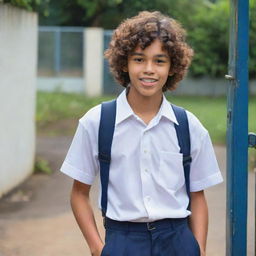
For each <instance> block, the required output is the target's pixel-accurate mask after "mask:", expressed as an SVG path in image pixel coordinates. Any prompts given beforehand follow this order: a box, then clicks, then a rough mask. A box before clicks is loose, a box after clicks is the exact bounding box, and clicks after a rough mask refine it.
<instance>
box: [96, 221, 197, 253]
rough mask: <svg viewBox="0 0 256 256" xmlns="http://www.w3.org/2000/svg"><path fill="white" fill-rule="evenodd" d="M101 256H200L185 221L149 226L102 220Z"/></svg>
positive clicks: (165, 222)
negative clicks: (102, 244) (103, 226)
mask: <svg viewBox="0 0 256 256" xmlns="http://www.w3.org/2000/svg"><path fill="white" fill-rule="evenodd" d="M105 228H106V239H105V246H104V248H103V251H102V254H101V255H102V256H200V248H199V245H198V242H197V241H196V239H195V237H194V235H193V233H192V232H191V230H190V228H189V227H188V222H187V218H184V219H164V220H160V221H155V222H151V223H134V222H119V221H113V220H110V219H108V218H106V219H105Z"/></svg>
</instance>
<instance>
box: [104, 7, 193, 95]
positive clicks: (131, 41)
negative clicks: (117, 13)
mask: <svg viewBox="0 0 256 256" xmlns="http://www.w3.org/2000/svg"><path fill="white" fill-rule="evenodd" d="M185 38H186V32H185V30H184V29H183V28H182V26H181V25H180V24H179V23H178V22H177V21H175V20H174V19H172V18H170V17H168V16H165V15H163V14H161V13H160V12H157V11H155V12H148V11H143V12H140V13H139V14H138V15H137V16H134V17H132V18H130V19H126V20H124V21H123V22H122V23H121V24H120V25H119V26H118V27H117V29H116V30H115V31H114V33H113V35H112V39H111V41H110V44H109V48H108V49H107V50H106V51H105V53H104V55H105V57H106V58H107V60H108V62H109V66H110V71H111V72H112V73H113V76H114V78H115V79H116V80H117V82H118V83H119V84H121V85H122V86H124V87H127V86H128V84H129V83H130V78H129V74H128V73H127V72H125V71H124V70H125V69H126V68H127V62H128V56H129V54H131V53H132V52H133V50H134V49H135V48H136V47H137V46H139V47H140V48H141V49H142V50H144V49H145V48H146V47H147V46H149V45H150V44H151V43H152V42H153V41H154V40H156V39H159V40H160V41H161V42H162V45H163V49H164V50H166V51H167V52H168V55H169V56H170V61H171V66H170V73H171V74H172V75H170V76H168V79H167V81H166V83H165V85H164V86H163V91H166V90H174V89H175V88H176V87H177V84H178V83H179V82H180V81H181V80H182V79H183V78H184V76H185V75H186V73H187V70H188V67H189V65H190V63H191V60H192V57H193V50H192V48H190V46H189V45H188V44H187V43H186V42H185Z"/></svg>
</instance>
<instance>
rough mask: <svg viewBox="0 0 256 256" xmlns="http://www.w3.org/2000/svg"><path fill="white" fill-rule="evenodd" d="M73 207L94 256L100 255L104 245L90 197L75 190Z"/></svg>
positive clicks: (72, 195)
mask: <svg viewBox="0 0 256 256" xmlns="http://www.w3.org/2000/svg"><path fill="white" fill-rule="evenodd" d="M71 207H72V210H73V213H74V216H75V218H76V221H77V223H78V225H79V227H80V230H81V231H82V233H83V236H84V238H85V239H86V241H87V244H88V246H89V248H90V250H91V253H92V255H100V252H101V250H102V248H103V245H104V244H103V242H102V240H101V238H100V235H99V232H98V229H97V226H96V222H95V217H94V214H93V210H92V207H91V204H90V200H89V196H86V195H84V194H83V193H81V192H77V191H74V189H73V191H72V194H71Z"/></svg>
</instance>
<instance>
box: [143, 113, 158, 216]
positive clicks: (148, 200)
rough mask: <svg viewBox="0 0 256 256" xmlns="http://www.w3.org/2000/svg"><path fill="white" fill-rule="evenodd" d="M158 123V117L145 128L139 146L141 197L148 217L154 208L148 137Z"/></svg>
mask: <svg viewBox="0 0 256 256" xmlns="http://www.w3.org/2000/svg"><path fill="white" fill-rule="evenodd" d="M158 123H159V117H155V118H154V119H153V120H151V122H150V123H149V124H148V126H146V127H145V129H144V130H143V132H142V134H141V145H140V170H141V173H140V175H141V184H142V195H143V201H144V206H145V209H146V211H147V213H148V217H149V218H150V217H153V216H152V210H151V209H152V208H154V201H153V197H152V195H151V193H152V190H151V188H152V186H153V180H152V175H151V172H152V166H153V164H152V157H151V152H150V136H151V132H152V128H153V127H154V126H156V125H157V124H158Z"/></svg>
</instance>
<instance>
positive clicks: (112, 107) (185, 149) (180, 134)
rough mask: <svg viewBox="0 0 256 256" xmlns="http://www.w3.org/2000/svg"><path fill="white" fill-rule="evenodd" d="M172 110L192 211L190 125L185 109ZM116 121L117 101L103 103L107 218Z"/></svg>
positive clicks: (102, 167)
mask: <svg viewBox="0 0 256 256" xmlns="http://www.w3.org/2000/svg"><path fill="white" fill-rule="evenodd" d="M172 108H173V111H174V114H175V116H176V119H177V121H178V123H179V125H176V124H175V125H174V127H175V130H176V134H177V138H178V143H179V146H180V153H181V154H183V169H184V176H185V183H186V190H187V194H188V198H189V205H188V209H190V179H189V175H190V163H191V161H192V158H191V156H190V134H189V125H188V119H187V114H186V111H185V109H183V108H181V107H178V106H176V105H173V104H172ZM115 119H116V100H113V101H108V102H103V103H102V105H101V117H100V126H99V136H98V140H99V141H98V150H99V151H98V152H99V155H98V158H99V163H100V180H101V188H102V191H101V193H102V194H101V209H102V215H103V216H106V212H107V202H108V181H109V168H110V161H111V146H112V140H113V134H114V129H115Z"/></svg>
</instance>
